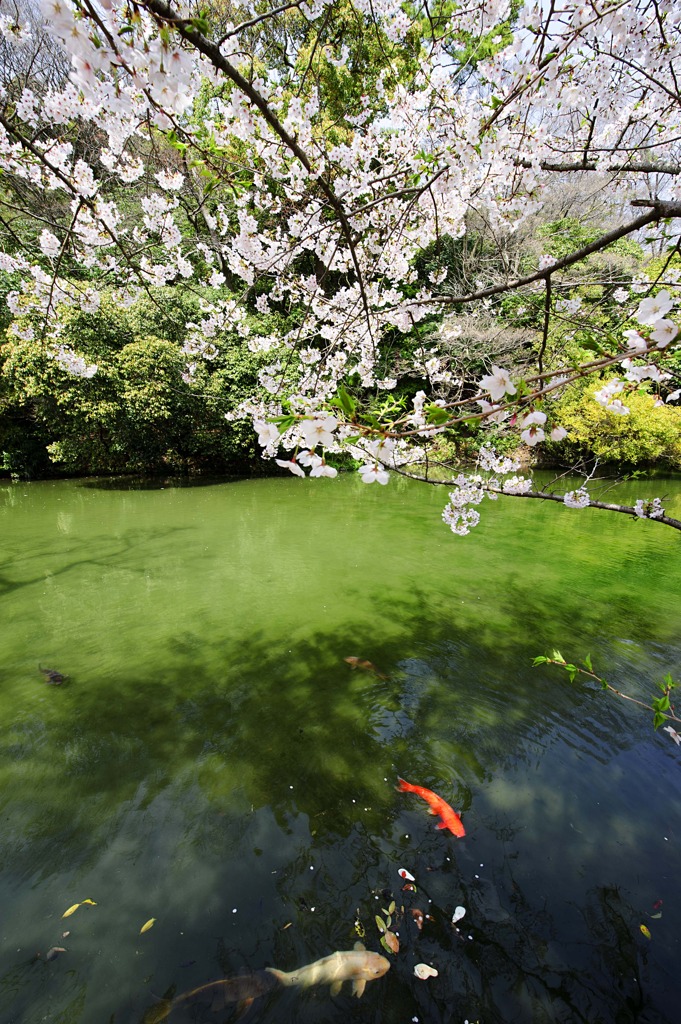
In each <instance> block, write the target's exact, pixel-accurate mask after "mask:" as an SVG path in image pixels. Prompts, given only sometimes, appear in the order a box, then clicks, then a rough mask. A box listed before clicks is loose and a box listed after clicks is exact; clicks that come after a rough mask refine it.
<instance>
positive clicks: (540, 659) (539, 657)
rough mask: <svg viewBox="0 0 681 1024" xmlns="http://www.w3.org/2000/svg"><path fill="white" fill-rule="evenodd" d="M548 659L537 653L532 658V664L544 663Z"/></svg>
mask: <svg viewBox="0 0 681 1024" xmlns="http://www.w3.org/2000/svg"><path fill="white" fill-rule="evenodd" d="M548 660H549V659H548V658H545V657H544V655H543V654H538V655H537V657H536V658H533V659H532V665H533V666H534V665H545V664H546V663H547V661H548Z"/></svg>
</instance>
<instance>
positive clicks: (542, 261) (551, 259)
mask: <svg viewBox="0 0 681 1024" xmlns="http://www.w3.org/2000/svg"><path fill="white" fill-rule="evenodd" d="M557 262H558V261H557V260H556V257H555V256H549V254H548V253H542V255H541V256H540V257H539V263H538V264H537V266H538V267H539V269H540V270H548V269H549V267H552V266H554V264H555V263H557Z"/></svg>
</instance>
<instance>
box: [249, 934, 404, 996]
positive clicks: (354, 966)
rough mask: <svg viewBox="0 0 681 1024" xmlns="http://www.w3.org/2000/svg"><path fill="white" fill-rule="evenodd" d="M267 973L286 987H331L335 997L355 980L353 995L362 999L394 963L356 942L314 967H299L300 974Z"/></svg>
mask: <svg viewBox="0 0 681 1024" xmlns="http://www.w3.org/2000/svg"><path fill="white" fill-rule="evenodd" d="M267 970H268V972H269V973H270V974H273V975H274V977H275V978H276V979H277V980H278V981H279V982H281V984H282V985H298V986H299V987H300V988H309V987H310V986H311V985H330V986H331V995H332V996H335V995H338V993H339V992H340V989H341V985H342V984H343V982H344V981H351V982H352V994H353V995H354V996H357V998H358V999H359V997H360V996H361V995H362V993H363V992H364V989H365V987H366V983H367V981H375V980H376V978H382V977H383V975H384V974H385V973H386V971H388V970H390V961H389V960H386V958H385V957H384V956H381V955H380V953H368V952H367V950H366V949H365V948H364V946H363V945H362V943H361V942H356V943H355V948H354V949H352V950H347V951H344V952H341V951H336V952H335V953H331V955H330V956H325V957H324V958H323V959H322V960H315V962H314V963H313V964H306V965H305V966H304V967H299V968H298V970H297V971H290V972H289V973H286V972H285V971H278V970H277V969H276V968H274V967H268V968H267Z"/></svg>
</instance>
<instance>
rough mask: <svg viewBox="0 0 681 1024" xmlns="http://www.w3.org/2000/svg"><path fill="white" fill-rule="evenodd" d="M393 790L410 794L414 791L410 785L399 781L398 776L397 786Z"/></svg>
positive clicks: (398, 777) (401, 780)
mask: <svg viewBox="0 0 681 1024" xmlns="http://www.w3.org/2000/svg"><path fill="white" fill-rule="evenodd" d="M395 789H396V790H397V792H398V793H412V792H413V791H414V787H413V786H412V784H411V783H410V782H406V781H405V780H404V779H401V778H400V776H399V775H398V776H397V785H396V786H395Z"/></svg>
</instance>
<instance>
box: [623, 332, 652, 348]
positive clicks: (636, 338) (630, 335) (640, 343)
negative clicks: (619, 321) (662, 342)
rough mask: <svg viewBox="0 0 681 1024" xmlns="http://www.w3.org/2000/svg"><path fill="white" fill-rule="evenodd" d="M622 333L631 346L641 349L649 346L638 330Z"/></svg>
mask: <svg viewBox="0 0 681 1024" xmlns="http://www.w3.org/2000/svg"><path fill="white" fill-rule="evenodd" d="M622 333H623V334H624V337H625V338H626V339H627V344H628V345H629V348H635V349H638V350H639V351H645V349H647V348H648V342H647V341H646V339H645V338H644V337H642V336H641V335H640V334H639V333H638V331H623V332H622Z"/></svg>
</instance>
